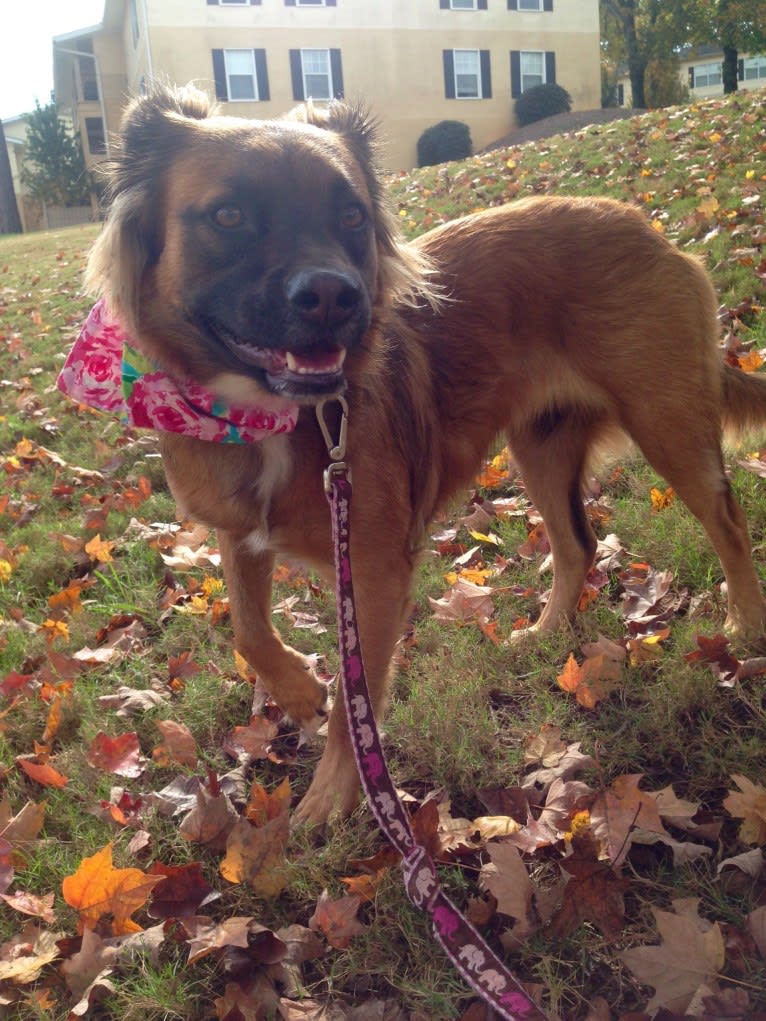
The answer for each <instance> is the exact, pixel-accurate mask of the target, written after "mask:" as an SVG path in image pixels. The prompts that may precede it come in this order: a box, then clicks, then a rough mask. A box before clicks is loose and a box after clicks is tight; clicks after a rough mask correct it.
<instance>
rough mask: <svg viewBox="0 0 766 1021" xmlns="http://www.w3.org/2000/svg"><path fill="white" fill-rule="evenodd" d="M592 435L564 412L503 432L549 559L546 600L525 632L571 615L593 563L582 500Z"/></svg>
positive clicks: (581, 421)
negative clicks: (537, 519) (542, 528)
mask: <svg viewBox="0 0 766 1021" xmlns="http://www.w3.org/2000/svg"><path fill="white" fill-rule="evenodd" d="M592 433H593V423H592V422H590V421H587V420H585V419H583V417H582V416H581V415H580V414H578V413H577V412H576V411H573V410H569V409H553V410H551V411H550V412H547V413H546V414H544V415H540V416H538V417H537V419H535V420H533V421H532V422H530V423H529V424H527V425H526V426H524V427H523V428H522V429H521V430H518V431H516V430H514V431H513V433H509V437H508V439H509V443H510V446H511V450H512V452H513V456H514V459H515V461H516V463H517V465H518V467H519V469H520V471H521V477H522V479H523V481H524V485H525V487H526V490H527V493H528V494H529V497H530V499H531V500H532V502H533V503H534V505H535V507H536V508H537V510H538V511H539V512H540V514H541V515H542V518H543V521H544V523H545V530H546V534H547V536H548V541H549V543H550V547H551V553H552V555H553V588H552V589H551V594H550V598H549V599H548V602H547V604H546V605H545V608H544V609H543V612H542V614H541V615H540V618H539V619H538V620H537V621H536V623H534V624H533V625H532V626H531V628H529V629H528V630H529V631H553V630H555V629H556V628H557V627H559V626H560V624H561V623H562V621H563V620H566V619H568V618H570V617H571V616H572V614H573V613H574V611H575V609H576V607H577V601H578V600H579V598H580V595H581V593H582V588H583V582H584V581H585V576H586V574H587V573H588V570H589V569H590V566H591V564H592V563H593V556H594V553H595V551H596V538H595V536H594V534H593V530H592V528H591V527H590V524H589V523H588V519H587V517H586V515H585V508H584V506H583V498H582V476H583V472H584V468H585V462H586V457H587V453H588V447H589V444H590V442H591V437H592ZM524 633H525V632H524V631H521V632H517V633H516V634H515V636H514V637H518V636H521V635H523V634H524Z"/></svg>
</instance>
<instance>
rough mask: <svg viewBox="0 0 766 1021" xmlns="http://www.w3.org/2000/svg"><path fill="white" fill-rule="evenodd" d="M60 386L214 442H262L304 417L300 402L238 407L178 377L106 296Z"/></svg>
mask: <svg viewBox="0 0 766 1021" xmlns="http://www.w3.org/2000/svg"><path fill="white" fill-rule="evenodd" d="M57 386H58V388H59V390H61V391H62V392H63V393H65V394H67V395H68V396H69V397H72V398H73V399H74V400H76V401H78V402H79V403H80V404H87V405H88V406H89V407H92V408H98V409H99V410H100V411H106V412H109V413H110V414H113V415H116V416H117V417H118V418H120V419H122V421H123V422H125V423H126V424H127V425H130V426H136V427H140V428H142V429H156V430H160V431H161V432H171V433H182V434H183V435H185V436H193V437H194V438H195V439H198V440H207V441H209V442H211V443H257V442H258V441H259V440H263V439H265V438H266V437H267V436H273V435H275V434H277V433H285V432H292V430H293V429H294V428H295V423H296V421H297V418H298V407H297V405H287V406H286V407H285V408H284V409H281V410H279V411H271V410H266V409H265V408H258V407H252V406H249V405H248V406H243V407H237V406H235V405H233V404H226V403H225V402H224V401H222V400H221V399H220V398H218V397H217V396H216V395H215V394H213V393H212V392H211V391H210V390H207V389H205V387H203V386H200V385H199V384H198V383H194V382H191V381H184V382H181V381H179V380H176V379H174V378H173V377H172V376H170V375H168V373H167V372H164V371H163V370H162V369H161V368H160V367H159V366H158V365H157V364H155V363H154V362H152V361H151V360H150V359H149V358H147V357H146V356H145V355H144V354H142V353H141V352H140V351H138V350H137V349H136V348H135V347H134V346H133V343H132V341H131V338H130V337H128V335H127V334H126V333H125V331H124V330H123V328H122V326H121V325H120V323H119V322H118V321H117V320H116V319H113V318H112V317H111V316H110V315H109V313H108V311H107V309H106V307H105V305H104V302H103V300H101V301H99V302H98V303H97V304H96V305H94V307H93V308H92V309H91V311H90V315H89V316H88V318H87V320H86V322H85V325H84V326H83V328H82V330H81V332H80V335H79V336H78V338H77V340H76V341H75V343H74V345H73V347H72V349H71V351H70V352H69V355H68V357H67V360H66V362H65V363H64V367H63V369H62V370H61V373H60V374H59V377H58V380H57Z"/></svg>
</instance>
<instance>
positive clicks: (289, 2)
mask: <svg viewBox="0 0 766 1021" xmlns="http://www.w3.org/2000/svg"><path fill="white" fill-rule="evenodd" d="M337 2H338V0H285V7H335V6H336V5H337Z"/></svg>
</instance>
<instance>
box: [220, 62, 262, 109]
mask: <svg viewBox="0 0 766 1021" xmlns="http://www.w3.org/2000/svg"><path fill="white" fill-rule="evenodd" d="M213 76H214V77H215V95H216V99H222V100H224V101H225V102H234V103H236V102H247V101H249V102H251V103H252V102H260V103H265V102H266V101H267V100H268V99H269V98H270V96H269V76H268V72H267V69H266V51H265V50H213Z"/></svg>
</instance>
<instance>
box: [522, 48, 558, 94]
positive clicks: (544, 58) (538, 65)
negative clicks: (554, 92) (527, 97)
mask: <svg viewBox="0 0 766 1021" xmlns="http://www.w3.org/2000/svg"><path fill="white" fill-rule="evenodd" d="M555 81H556V54H555V53H554V52H553V51H552V50H548V51H546V52H543V51H539V52H538V51H535V50H511V97H512V98H513V99H517V98H518V97H519V96H520V95H521V93H522V92H526V91H527V89H531V88H534V86H535V85H545V84H547V83H548V82H555Z"/></svg>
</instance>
